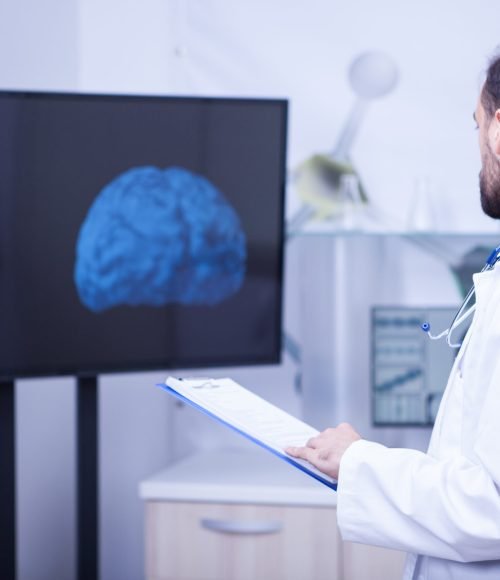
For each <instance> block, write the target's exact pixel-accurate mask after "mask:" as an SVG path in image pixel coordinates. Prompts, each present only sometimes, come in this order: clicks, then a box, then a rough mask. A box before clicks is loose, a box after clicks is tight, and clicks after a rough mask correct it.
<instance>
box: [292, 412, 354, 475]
mask: <svg viewBox="0 0 500 580" xmlns="http://www.w3.org/2000/svg"><path fill="white" fill-rule="evenodd" d="M359 439H361V436H360V435H359V434H358V433H356V431H354V429H353V428H352V427H351V426H350V425H349V423H340V425H339V426H338V427H336V428H333V427H331V428H330V429H326V430H325V431H323V432H322V433H320V434H319V435H318V436H317V437H313V438H312V439H309V441H308V442H307V443H306V446H305V447H287V448H286V449H285V452H286V453H288V455H291V456H292V457H296V458H298V459H305V460H306V461H309V463H311V464H312V465H314V467H317V468H318V469H319V470H320V471H322V472H323V473H325V474H326V475H329V476H330V477H333V479H338V478H339V467H340V460H341V459H342V455H344V452H345V451H346V449H347V448H348V447H349V446H350V445H351V444H352V443H354V442H355V441H358V440H359Z"/></svg>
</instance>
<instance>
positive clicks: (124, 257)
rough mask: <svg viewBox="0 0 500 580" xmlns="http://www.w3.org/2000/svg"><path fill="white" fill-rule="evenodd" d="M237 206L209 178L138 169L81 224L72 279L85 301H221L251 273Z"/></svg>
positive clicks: (105, 305)
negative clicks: (248, 271)
mask: <svg viewBox="0 0 500 580" xmlns="http://www.w3.org/2000/svg"><path fill="white" fill-rule="evenodd" d="M245 267H246V239H245V234H244V232H243V230H242V227H241V223H240V220H239V217H238V215H237V213H236V211H235V210H234V209H233V208H232V207H231V205H230V204H229V203H228V202H227V200H226V199H225V198H224V196H223V194H222V193H221V192H220V191H219V190H218V189H217V188H216V187H215V186H214V185H213V184H212V183H211V182H210V181H209V180H208V179H206V178H204V177H202V176H201V175H197V174H195V173H193V172H191V171H187V170H185V169H182V168H177V167H170V168H167V169H159V168H156V167H136V168H133V169H130V170H128V171H126V172H124V173H122V174H121V175H119V176H118V177H116V178H115V179H114V180H113V181H111V182H110V183H109V184H108V185H106V186H105V187H104V188H103V189H102V191H101V192H100V193H99V194H98V196H97V197H96V199H95V201H94V203H93V204H92V206H91V207H90V209H89V211H88V213H87V216H86V217H85V220H84V222H83V224H82V226H81V228H80V232H79V235H78V239H77V244H76V262H75V269H74V281H75V285H76V288H77V292H78V295H79V297H80V300H81V302H82V304H83V305H84V306H86V307H87V308H89V309H90V310H92V311H94V312H101V311H103V310H107V309H109V308H113V307H115V306H120V305H128V306H138V305H149V306H162V305H165V304H174V303H177V304H185V305H194V304H197V305H203V304H204V305H215V304H218V303H220V302H221V301H223V300H225V299H226V298H229V297H230V296H232V295H233V294H235V293H236V292H237V291H238V290H239V288H240V287H241V285H242V283H243V280H244V278H245Z"/></svg>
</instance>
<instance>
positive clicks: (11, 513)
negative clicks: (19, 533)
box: [0, 381, 16, 580]
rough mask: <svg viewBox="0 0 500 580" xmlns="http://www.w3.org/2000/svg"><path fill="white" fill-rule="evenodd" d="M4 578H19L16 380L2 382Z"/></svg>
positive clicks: (0, 551) (0, 563) (0, 543)
mask: <svg viewBox="0 0 500 580" xmlns="http://www.w3.org/2000/svg"><path fill="white" fill-rule="evenodd" d="M0 578H9V579H12V580H15V578H16V405H15V385H14V381H0Z"/></svg>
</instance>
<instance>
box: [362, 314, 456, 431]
mask: <svg viewBox="0 0 500 580" xmlns="http://www.w3.org/2000/svg"><path fill="white" fill-rule="evenodd" d="M456 312H457V307H433V308H429V307H425V308H412V307H406V306H399V307H396V306H395V307H389V306H374V307H373V308H372V335H371V337H372V402H373V405H372V411H373V415H372V417H373V423H374V425H380V426H389V425H399V426H405V425H411V426H428V425H433V424H434V420H435V418H436V414H437V411H438V408H439V404H440V402H441V398H442V396H443V392H444V389H445V387H446V383H447V381H448V375H449V374H450V371H451V367H452V366H453V362H454V360H455V356H456V354H457V350H456V349H453V348H450V347H449V346H448V344H447V343H446V340H445V339H443V340H437V341H433V340H430V339H429V337H428V336H427V334H426V333H424V332H423V331H422V324H423V323H424V322H429V323H430V325H431V327H432V328H435V329H436V332H440V331H441V330H442V329H445V328H447V327H448V326H449V324H450V322H451V321H452V319H453V317H454V315H455V314H456ZM465 330H466V329H461V332H464V331H465ZM456 338H457V339H459V341H460V342H461V341H462V339H463V336H462V335H461V333H460V332H459V331H458V330H457V332H456Z"/></svg>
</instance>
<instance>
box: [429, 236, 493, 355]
mask: <svg viewBox="0 0 500 580" xmlns="http://www.w3.org/2000/svg"><path fill="white" fill-rule="evenodd" d="M499 260H500V246H497V247H496V248H495V249H494V250H493V251H492V252H491V254H490V255H489V256H488V259H487V260H486V264H485V265H484V267H483V269H482V270H481V272H485V271H486V270H492V269H493V268H494V266H495V264H496V263H497V262H498V261H499ZM474 294H475V289H474V286H472V288H471V289H470V290H469V292H468V293H467V296H466V297H465V299H464V301H463V302H462V305H461V306H460V308H459V309H458V311H457V313H456V314H455V317H454V318H453V320H452V321H451V324H450V326H449V327H448V328H447V329H446V330H443V332H441V333H440V334H437V335H436V336H434V335H433V334H431V325H430V324H429V323H428V322H424V323H423V324H422V330H423V331H424V332H426V333H427V335H428V336H429V338H431V339H432V340H439V339H440V338H443V337H444V336H446V343H447V344H448V346H451V348H460V346H461V344H455V343H453V342H451V333H452V332H453V331H454V330H455V328H457V327H458V326H460V325H461V324H462V323H463V322H464V321H465V320H467V318H469V317H470V316H471V315H472V314H473V313H474V311H475V310H476V305H475V304H473V305H472V306H470V307H469V308H467V307H468V306H469V303H470V301H471V300H472V297H473V296H474Z"/></svg>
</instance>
